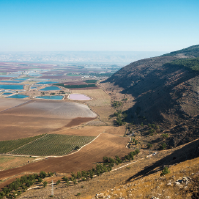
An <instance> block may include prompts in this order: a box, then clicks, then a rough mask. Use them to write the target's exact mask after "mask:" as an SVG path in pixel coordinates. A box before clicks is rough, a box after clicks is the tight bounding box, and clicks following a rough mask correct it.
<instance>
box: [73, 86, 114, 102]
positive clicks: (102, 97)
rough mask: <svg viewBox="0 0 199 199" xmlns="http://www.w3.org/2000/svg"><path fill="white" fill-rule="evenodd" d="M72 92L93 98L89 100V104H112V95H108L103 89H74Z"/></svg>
mask: <svg viewBox="0 0 199 199" xmlns="http://www.w3.org/2000/svg"><path fill="white" fill-rule="evenodd" d="M71 92H72V93H80V94H84V95H87V96H89V97H90V98H92V100H91V101H89V102H87V104H88V105H89V106H110V105H111V97H110V96H109V95H107V94H106V93H105V92H104V91H103V90H102V89H95V90H72V91H71Z"/></svg>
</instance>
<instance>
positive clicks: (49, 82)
mask: <svg viewBox="0 0 199 199" xmlns="http://www.w3.org/2000/svg"><path fill="white" fill-rule="evenodd" d="M56 83H58V82H51V81H45V82H38V83H37V84H56Z"/></svg>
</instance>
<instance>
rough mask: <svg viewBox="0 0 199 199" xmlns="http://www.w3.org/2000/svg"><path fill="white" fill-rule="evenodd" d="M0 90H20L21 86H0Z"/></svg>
mask: <svg viewBox="0 0 199 199" xmlns="http://www.w3.org/2000/svg"><path fill="white" fill-rule="evenodd" d="M0 89H11V90H22V89H23V85H13V84H11V85H8V84H1V85H0Z"/></svg>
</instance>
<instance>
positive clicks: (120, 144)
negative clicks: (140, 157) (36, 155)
mask: <svg viewBox="0 0 199 199" xmlns="http://www.w3.org/2000/svg"><path fill="white" fill-rule="evenodd" d="M128 141H129V138H127V137H120V136H117V135H111V134H108V133H103V131H102V134H100V135H99V136H98V137H97V139H95V140H94V141H93V142H91V143H90V144H88V145H86V146H85V147H83V148H82V149H81V150H80V151H78V152H77V153H73V154H69V155H66V156H63V157H57V158H48V159H45V160H41V161H38V162H34V163H31V164H27V165H25V166H23V167H18V168H14V169H10V170H7V171H0V178H1V179H6V178H9V177H12V176H16V175H21V174H22V173H24V172H40V171H46V172H57V173H67V174H70V173H71V172H77V171H80V170H89V169H91V168H92V167H93V166H95V164H96V163H97V162H99V161H101V160H102V159H103V157H104V156H109V157H115V155H118V156H119V157H123V156H124V155H126V154H128V153H129V152H130V151H131V150H130V149H128V148H126V147H125V146H126V144H127V142H128ZM1 186H3V185H1V184H0V187H1Z"/></svg>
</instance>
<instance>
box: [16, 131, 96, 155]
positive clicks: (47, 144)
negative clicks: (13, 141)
mask: <svg viewBox="0 0 199 199" xmlns="http://www.w3.org/2000/svg"><path fill="white" fill-rule="evenodd" d="M93 139H94V137H91V136H73V135H58V134H48V135H46V136H43V137H41V138H40V139H37V140H35V141H33V142H31V143H29V144H26V145H24V146H23V147H20V148H18V149H16V150H14V151H12V154H18V155H22V154H23V155H37V156H50V155H55V156H57V155H65V154H68V153H70V152H71V151H73V150H76V149H78V148H80V147H82V146H83V145H85V144H87V143H89V142H90V141H92V140H93Z"/></svg>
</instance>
